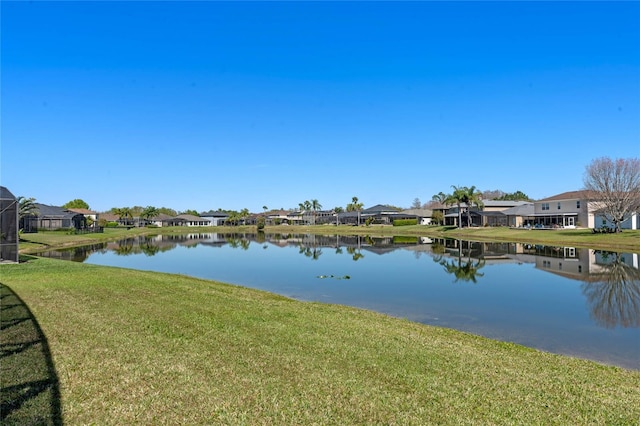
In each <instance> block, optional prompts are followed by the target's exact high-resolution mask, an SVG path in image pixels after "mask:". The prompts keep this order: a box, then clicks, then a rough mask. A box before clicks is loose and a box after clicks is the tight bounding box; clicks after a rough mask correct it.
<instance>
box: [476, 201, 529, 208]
mask: <svg viewBox="0 0 640 426" xmlns="http://www.w3.org/2000/svg"><path fill="white" fill-rule="evenodd" d="M482 204H484V206H485V207H516V206H522V205H525V204H529V201H513V200H483V201H482Z"/></svg>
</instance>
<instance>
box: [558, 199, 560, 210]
mask: <svg viewBox="0 0 640 426" xmlns="http://www.w3.org/2000/svg"><path fill="white" fill-rule="evenodd" d="M558 210H560V201H558Z"/></svg>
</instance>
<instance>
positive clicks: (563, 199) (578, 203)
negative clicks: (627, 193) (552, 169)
mask: <svg viewBox="0 0 640 426" xmlns="http://www.w3.org/2000/svg"><path fill="white" fill-rule="evenodd" d="M638 214H639V212H635V213H633V214H631V215H630V216H629V217H627V218H625V220H624V222H622V223H621V228H622V229H639V225H640V224H639V222H638ZM534 218H535V224H536V225H539V226H543V227H546V228H557V227H560V228H576V227H585V228H601V227H603V226H604V227H610V226H611V225H612V222H611V221H610V220H609V219H608V218H607V217H606V216H605V214H604V213H603V212H602V201H601V197H600V196H599V194H598V193H597V192H593V191H587V190H581V191H570V192H563V193H561V194H557V195H554V196H552V197H548V198H544V199H542V200H539V201H536V202H535V203H534Z"/></svg>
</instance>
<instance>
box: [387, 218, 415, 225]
mask: <svg viewBox="0 0 640 426" xmlns="http://www.w3.org/2000/svg"><path fill="white" fill-rule="evenodd" d="M417 224H418V219H396V220H394V221H393V226H409V225H417Z"/></svg>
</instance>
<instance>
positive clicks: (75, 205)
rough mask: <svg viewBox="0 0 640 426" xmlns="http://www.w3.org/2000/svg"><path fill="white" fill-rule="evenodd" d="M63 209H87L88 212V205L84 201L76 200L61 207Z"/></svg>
mask: <svg viewBox="0 0 640 426" xmlns="http://www.w3.org/2000/svg"><path fill="white" fill-rule="evenodd" d="M62 208H63V209H87V210H89V204H87V203H86V202H85V201H84V200H81V199H80V198H76V199H75V200H71V201H69V202H68V203H66V204H63V205H62Z"/></svg>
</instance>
